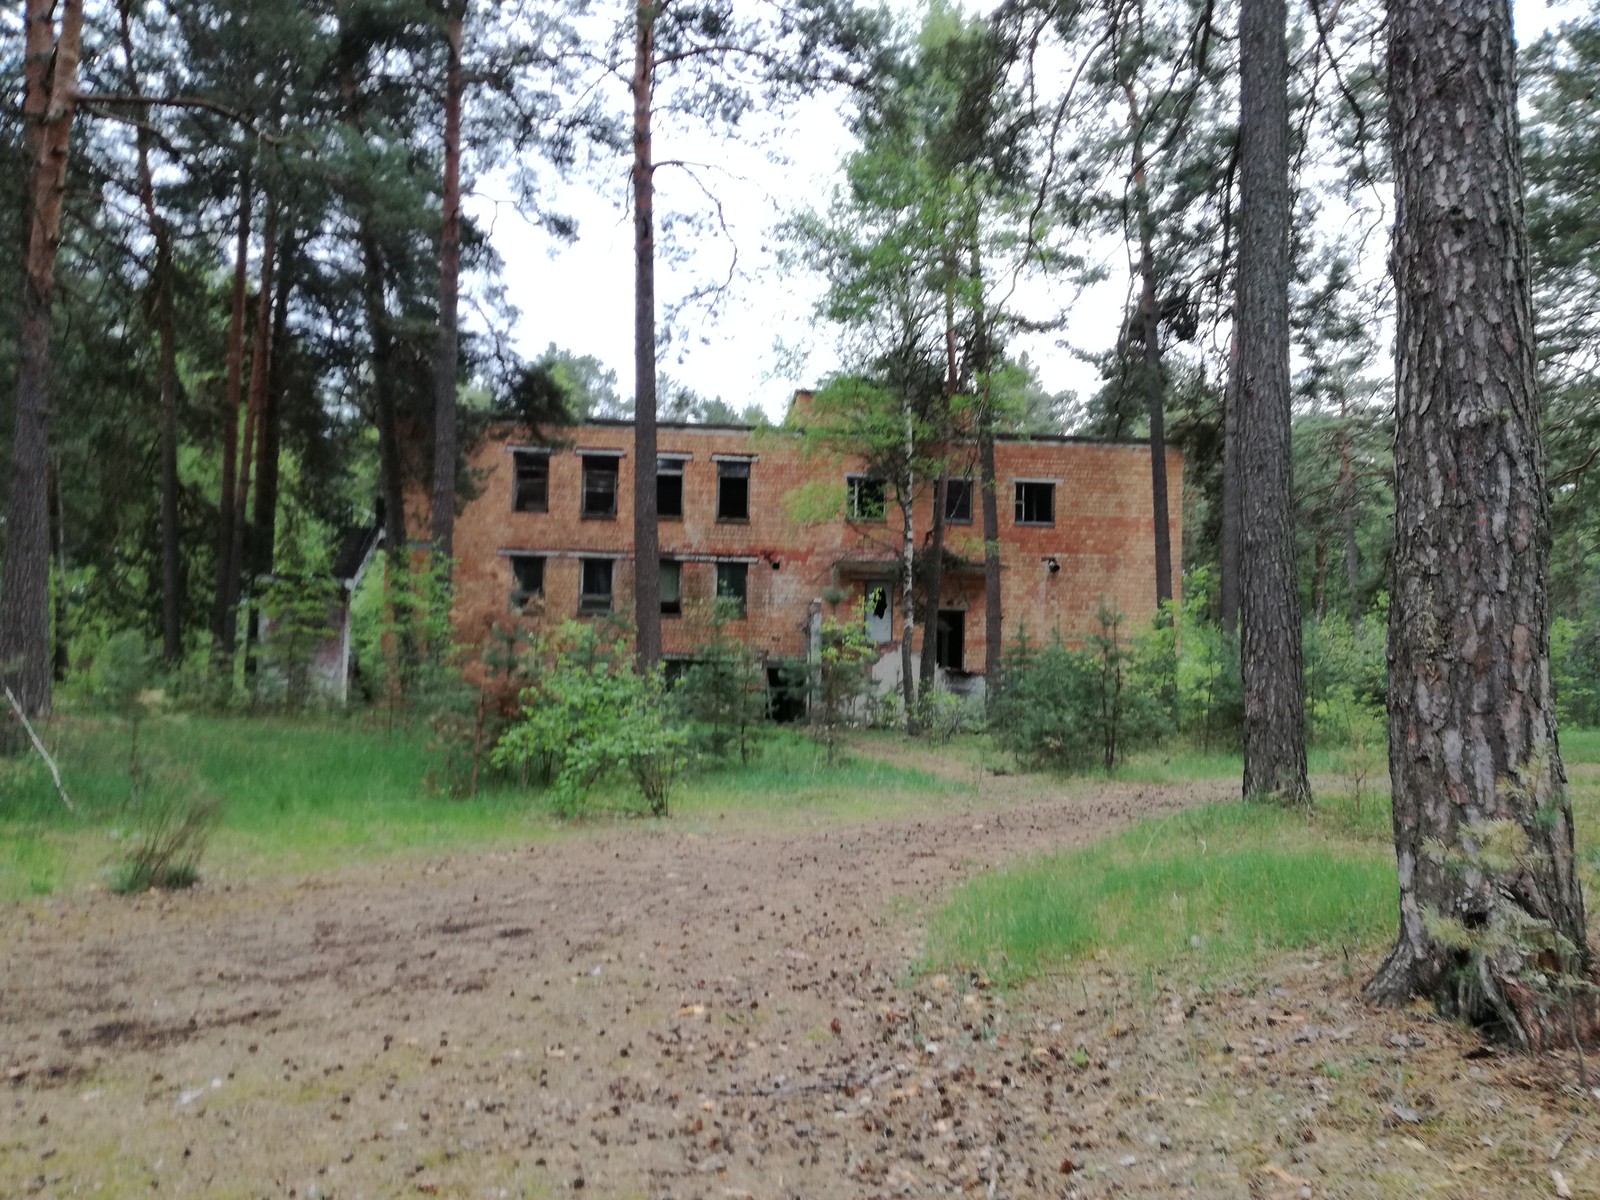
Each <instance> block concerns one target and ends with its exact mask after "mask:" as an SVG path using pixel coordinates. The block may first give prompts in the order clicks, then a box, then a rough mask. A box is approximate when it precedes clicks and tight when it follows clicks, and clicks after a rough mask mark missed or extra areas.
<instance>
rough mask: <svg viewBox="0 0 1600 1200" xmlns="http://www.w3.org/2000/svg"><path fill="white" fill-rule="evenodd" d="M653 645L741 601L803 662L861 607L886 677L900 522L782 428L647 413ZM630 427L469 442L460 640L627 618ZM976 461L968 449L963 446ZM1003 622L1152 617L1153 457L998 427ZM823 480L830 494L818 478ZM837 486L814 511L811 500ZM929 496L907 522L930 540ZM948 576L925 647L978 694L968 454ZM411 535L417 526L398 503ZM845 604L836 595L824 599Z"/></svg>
mask: <svg viewBox="0 0 1600 1200" xmlns="http://www.w3.org/2000/svg"><path fill="white" fill-rule="evenodd" d="M658 443H659V446H658V449H659V455H658V471H659V484H658V493H657V495H658V509H659V514H660V526H659V528H660V544H661V561H660V563H659V564H655V565H654V566H653V568H652V569H655V570H658V571H659V572H660V578H661V611H662V622H661V624H662V647H663V651H664V655H665V657H666V659H667V660H668V661H669V663H670V662H672V661H673V660H679V661H681V660H686V659H692V658H693V657H694V656H695V653H696V649H697V647H698V646H700V645H702V644H703V643H704V640H705V638H706V636H707V628H708V626H707V620H708V616H709V612H710V609H711V606H712V601H713V598H714V597H717V596H725V597H728V598H730V599H732V600H733V601H734V602H735V604H736V605H737V606H738V610H739V611H740V612H741V613H742V615H741V616H739V617H738V618H737V619H736V620H734V622H733V623H732V626H731V628H732V630H733V631H734V633H735V635H736V636H738V637H740V638H741V639H742V640H744V641H745V643H746V644H748V645H750V646H752V647H753V648H755V649H756V650H757V651H759V652H760V653H761V654H762V655H763V656H764V657H765V659H766V660H767V662H768V663H770V664H779V663H782V662H784V661H787V660H796V659H804V658H805V657H806V655H807V653H808V647H809V646H810V645H812V644H813V640H812V636H811V635H812V632H813V630H814V626H815V622H816V620H817V614H818V612H819V611H821V610H822V609H823V608H824V607H826V605H827V603H828V602H830V601H831V602H833V603H836V604H839V605H840V606H841V608H842V606H843V605H844V604H845V603H849V602H850V601H851V600H852V599H853V600H854V601H855V602H859V601H861V600H862V599H865V600H866V601H867V606H866V621H867V625H868V630H869V632H870V633H871V634H872V636H873V638H874V640H876V641H877V642H878V643H879V644H880V648H881V650H882V651H883V662H882V664H881V666H882V670H881V671H880V672H879V674H880V678H882V679H884V680H885V681H887V680H889V679H890V678H894V677H897V671H898V656H897V655H895V654H891V653H889V651H890V650H891V648H892V644H893V643H894V639H895V638H896V637H897V636H898V635H899V630H900V627H901V621H900V616H901V614H900V611H899V609H900V605H901V598H900V592H899V586H898V582H897V581H898V578H899V575H898V572H899V552H900V522H899V520H898V515H897V513H895V512H888V513H886V512H885V508H886V507H888V508H891V509H892V508H893V505H892V504H889V505H886V504H885V500H886V489H885V488H884V485H883V484H882V483H881V482H880V481H877V480H874V479H872V478H871V477H870V476H868V475H867V474H866V473H865V471H864V470H863V469H862V466H861V464H860V463H859V462H854V461H851V460H849V459H847V458H839V457H829V456H826V455H820V454H818V453H817V452H816V451H815V450H814V449H813V450H810V451H808V450H807V449H806V447H805V446H804V444H803V442H802V440H801V439H800V438H799V437H798V436H795V435H794V434H791V433H786V432H785V431H784V430H783V429H782V428H778V429H759V430H757V429H752V428H750V427H746V426H727V425H677V424H662V425H661V426H660V429H659V434H658ZM632 454H633V427H632V424H631V423H630V422H627V421H594V422H590V423H587V424H584V425H581V426H578V427H576V428H575V429H572V430H570V431H567V432H566V433H565V434H564V435H563V444H562V445H561V446H559V447H544V446H538V445H531V444H528V443H527V441H526V440H525V439H524V438H520V437H519V434H518V431H517V430H516V429H514V428H512V427H508V426H501V427H497V428H496V429H494V430H493V431H492V432H491V433H490V435H489V436H488V437H487V438H485V439H484V441H483V442H482V443H481V444H480V445H479V446H478V447H477V449H476V450H475V451H474V452H473V454H472V457H471V464H470V465H471V467H472V468H473V470H474V471H475V473H476V476H477V478H478V479H479V480H480V484H479V487H480V491H479V494H478V496H477V498H476V499H474V500H472V501H470V502H469V503H467V504H465V505H464V506H463V508H462V510H461V512H460V515H459V516H458V518H457V522H456V527H455V554H456V568H455V574H454V579H455V614H454V615H455V619H456V622H457V625H458V627H459V628H461V629H462V630H463V631H464V632H470V631H472V630H485V629H487V628H488V627H489V626H490V624H491V623H492V622H494V621H496V620H499V619H503V618H505V617H507V616H508V615H510V616H514V617H516V618H517V619H519V620H524V621H526V622H528V623H530V624H531V625H533V626H534V627H536V628H541V627H542V628H548V627H553V626H554V625H556V624H559V623H560V622H561V621H564V620H568V619H571V618H591V617H596V616H600V615H603V614H608V613H611V614H616V616H617V617H618V618H619V621H620V623H621V624H622V625H623V626H624V627H626V626H627V625H629V624H631V622H632V614H633V593H632V581H633V578H634V572H635V571H637V570H638V569H639V564H638V563H637V562H636V561H635V560H634V557H633V553H632V542H633V519H632V500H631V498H632V494H633V493H632V488H633V471H632ZM972 457H973V458H974V459H975V458H976V455H973V456H972ZM996 463H997V490H998V498H999V502H1000V504H999V507H1000V546H1001V549H1000V556H1001V563H1002V616H1003V628H1004V636H1005V638H1006V639H1007V640H1008V641H1009V640H1010V639H1011V638H1013V637H1015V635H1016V633H1017V631H1018V630H1019V629H1021V628H1023V627H1024V626H1026V628H1027V630H1028V632H1029V635H1030V636H1031V637H1034V638H1036V639H1037V638H1047V637H1049V636H1051V634H1052V632H1053V631H1057V630H1059V631H1060V633H1061V635H1062V636H1063V637H1064V638H1066V639H1067V640H1069V641H1079V640H1081V639H1082V638H1083V637H1084V636H1086V635H1087V634H1089V633H1090V632H1092V631H1094V630H1096V629H1097V628H1098V622H1097V613H1098V610H1099V609H1100V606H1101V605H1102V603H1105V604H1108V605H1109V606H1111V607H1113V608H1115V609H1116V610H1118V611H1120V612H1121V613H1122V614H1123V615H1124V617H1125V618H1126V620H1127V626H1128V628H1130V629H1132V628H1138V627H1142V626H1143V625H1144V624H1146V623H1147V622H1148V621H1149V620H1150V619H1151V617H1152V615H1153V613H1154V610H1155V552H1154V542H1153V536H1152V531H1153V519H1152V513H1151V500H1150V497H1151V490H1150V489H1151V482H1150V449H1149V447H1148V445H1145V444H1141V443H1133V442H1100V441H1090V440H1085V439H1079V438H1069V437H1033V438H1027V439H1022V438H1005V439H1002V440H1000V441H999V442H998V444H997V446H996ZM1167 476H1168V479H1169V481H1170V483H1169V489H1170V504H1169V510H1168V511H1169V522H1170V529H1171V534H1172V545H1173V547H1174V557H1177V552H1178V548H1179V547H1181V545H1182V538H1181V532H1182V530H1181V524H1182V518H1181V513H1182V509H1183V504H1182V479H1183V469H1182V459H1181V456H1180V455H1179V454H1178V452H1176V451H1169V453H1168V463H1167ZM830 485H836V487H830ZM830 490H831V491H832V494H833V495H835V496H836V497H837V502H836V503H835V504H834V505H833V510H834V513H835V515H832V516H826V515H824V516H819V515H818V511H819V507H820V506H819V505H818V503H817V502H816V501H817V497H818V496H819V494H826V493H828V492H829V491H830ZM931 504H932V500H931V498H929V497H924V498H923V499H922V500H921V503H920V509H919V511H918V512H917V515H916V528H917V531H918V536H919V537H920V536H922V535H924V534H926V532H927V530H928V527H929V518H930V516H931ZM945 505H946V515H947V518H948V525H947V529H946V549H947V558H946V562H947V563H948V564H951V565H950V566H948V567H947V569H946V572H945V575H944V584H943V588H942V593H941V596H940V599H939V609H938V617H937V621H936V623H935V624H934V625H933V628H932V631H931V633H929V634H928V635H927V636H926V637H925V636H924V634H925V629H924V628H923V627H920V626H919V628H918V631H917V637H916V645H915V646H914V649H915V650H916V651H917V652H918V653H921V652H922V650H923V649H924V647H925V646H931V647H932V649H933V651H934V653H935V654H936V655H937V656H938V665H939V666H940V667H941V668H943V670H944V673H945V677H946V678H947V679H948V680H949V681H950V682H951V683H952V684H953V685H955V686H956V687H958V688H962V689H965V688H977V687H981V686H982V684H981V679H980V678H979V676H981V672H982V670H983V666H984V661H985V657H984V654H985V647H984V577H983V535H982V529H983V520H982V511H981V498H980V495H979V488H978V484H977V479H976V468H975V466H974V467H973V468H972V469H971V470H970V471H961V470H953V471H952V475H951V478H950V480H949V482H948V485H947V487H946V488H945ZM413 517H414V518H416V524H414V525H413V528H423V529H425V528H426V517H425V514H413ZM841 596H843V597H845V598H846V599H845V600H840V597H841Z"/></svg>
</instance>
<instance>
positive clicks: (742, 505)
mask: <svg viewBox="0 0 1600 1200" xmlns="http://www.w3.org/2000/svg"><path fill="white" fill-rule="evenodd" d="M749 519H750V460H749V459H737V460H734V459H729V460H726V461H723V462H719V463H717V520H719V521H748V520H749Z"/></svg>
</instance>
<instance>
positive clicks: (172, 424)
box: [117, 0, 183, 667]
mask: <svg viewBox="0 0 1600 1200" xmlns="http://www.w3.org/2000/svg"><path fill="white" fill-rule="evenodd" d="M131 7H132V5H131V2H130V0H120V2H119V3H118V5H117V16H118V27H119V32H120V34H121V40H122V56H123V61H124V64H125V65H126V68H127V73H128V91H129V92H132V93H135V94H137V93H139V92H141V91H143V88H142V87H141V85H140V83H139V72H138V67H137V65H136V64H135V62H134V57H133V53H134V52H133V17H132V13H131V11H130V9H131ZM154 140H155V139H154V135H153V133H152V131H151V129H150V128H149V126H148V125H147V124H145V123H143V122H141V123H140V124H139V127H138V129H137V130H136V131H135V135H134V145H135V151H136V154H137V158H138V178H139V204H140V206H141V207H142V208H143V209H144V219H145V224H146V225H148V226H149V228H150V236H151V237H152V238H153V239H154V240H155V244H156V259H155V270H154V274H153V277H152V279H151V281H150V282H151V291H152V293H153V295H152V301H153V307H154V310H155V326H156V389H157V393H158V395H159V403H158V408H159V413H160V418H159V419H160V427H161V434H160V455H159V457H160V461H161V660H162V662H164V663H166V664H167V666H169V667H171V666H176V665H177V663H178V661H179V660H180V659H181V658H182V657H183V559H182V547H181V544H180V538H181V533H180V530H179V528H178V489H179V486H180V480H179V477H178V399H179V393H180V390H181V386H182V385H181V383H180V382H179V378H178V322H177V317H176V314H175V312H174V303H173V258H172V226H171V225H170V224H169V223H168V222H167V219H166V218H165V217H164V216H162V215H161V213H160V211H159V210H158V209H157V208H156V196H155V181H154V177H153V175H152V173H151V169H150V151H151V147H152V144H153V142H154Z"/></svg>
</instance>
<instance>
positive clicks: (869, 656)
mask: <svg viewBox="0 0 1600 1200" xmlns="http://www.w3.org/2000/svg"><path fill="white" fill-rule="evenodd" d="M877 657H878V648H877V647H876V646H874V645H873V644H872V639H871V638H870V637H868V636H867V615H866V611H865V604H862V605H861V606H858V607H856V608H854V609H851V610H847V612H846V614H845V616H844V618H843V619H840V618H838V617H835V616H829V617H824V618H823V620H822V637H821V646H820V649H819V652H818V655H817V665H816V686H815V688H814V690H813V693H812V703H811V726H812V730H813V732H814V733H815V735H816V738H817V740H818V741H819V742H821V743H822V744H823V745H824V746H825V747H826V748H827V751H828V765H829V766H830V767H831V766H833V761H834V757H835V755H836V754H837V753H838V747H839V742H840V740H841V739H842V737H843V735H844V731H845V730H846V729H848V728H849V727H850V726H851V725H853V724H854V723H855V721H856V717H857V710H858V709H859V708H860V707H861V704H862V701H863V699H864V698H865V697H866V696H867V694H868V692H869V691H870V689H871V672H872V664H873V663H874V662H875V661H877Z"/></svg>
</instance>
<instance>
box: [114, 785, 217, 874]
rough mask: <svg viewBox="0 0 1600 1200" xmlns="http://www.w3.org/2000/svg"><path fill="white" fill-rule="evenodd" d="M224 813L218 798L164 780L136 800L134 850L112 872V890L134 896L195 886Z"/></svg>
mask: <svg viewBox="0 0 1600 1200" xmlns="http://www.w3.org/2000/svg"><path fill="white" fill-rule="evenodd" d="M220 810H221V806H220V805H219V804H218V802H217V801H216V799H215V798H213V797H210V796H207V795H205V794H204V793H202V792H200V791H198V790H197V789H196V788H195V787H194V786H193V785H192V784H191V783H189V782H188V781H185V780H175V779H164V780H159V781H157V782H156V783H155V784H154V786H147V787H145V788H142V789H141V794H140V795H138V796H137V797H136V798H135V819H136V827H135V830H134V833H133V836H132V838H131V839H130V841H131V846H130V848H129V850H128V853H127V854H126V855H125V856H124V857H123V858H122V860H121V861H120V862H118V863H117V864H116V865H115V866H114V867H113V868H112V872H111V890H112V891H114V892H117V893H118V894H120V895H128V894H130V893H134V892H147V891H150V890H151V889H152V888H156V889H160V890H163V891H177V890H179V889H182V888H187V887H193V886H194V885H195V884H196V883H198V882H199V881H200V858H201V855H203V854H204V853H205V848H206V843H207V841H208V840H209V839H210V837H211V831H212V830H213V829H214V828H215V827H216V824H217V818H218V815H219V813H220Z"/></svg>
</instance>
